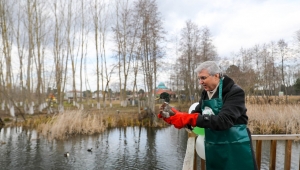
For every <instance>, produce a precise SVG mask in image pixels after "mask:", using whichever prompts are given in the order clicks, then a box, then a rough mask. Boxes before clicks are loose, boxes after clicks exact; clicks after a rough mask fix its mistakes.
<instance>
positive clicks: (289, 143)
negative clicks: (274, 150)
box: [284, 140, 292, 170]
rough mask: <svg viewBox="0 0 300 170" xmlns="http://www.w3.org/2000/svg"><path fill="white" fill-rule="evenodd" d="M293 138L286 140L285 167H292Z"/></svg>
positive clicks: (287, 169)
mask: <svg viewBox="0 0 300 170" xmlns="http://www.w3.org/2000/svg"><path fill="white" fill-rule="evenodd" d="M291 156H292V140H286V141H285V156H284V169H285V170H290V169H291Z"/></svg>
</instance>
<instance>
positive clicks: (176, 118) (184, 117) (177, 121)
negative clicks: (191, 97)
mask: <svg viewBox="0 0 300 170" xmlns="http://www.w3.org/2000/svg"><path fill="white" fill-rule="evenodd" d="M171 110H172V111H173V112H174V113H175V115H173V116H170V117H168V118H163V119H164V121H165V122H167V123H169V124H172V125H174V127H175V128H177V129H181V128H183V127H185V126H186V125H191V126H196V122H197V118H198V114H188V113H184V112H179V111H178V110H176V109H175V108H173V107H172V108H171ZM158 117H159V118H162V116H161V115H160V114H158Z"/></svg>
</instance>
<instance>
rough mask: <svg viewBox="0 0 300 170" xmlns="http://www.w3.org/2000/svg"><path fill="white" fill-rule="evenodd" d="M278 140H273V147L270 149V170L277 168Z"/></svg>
mask: <svg viewBox="0 0 300 170" xmlns="http://www.w3.org/2000/svg"><path fill="white" fill-rule="evenodd" d="M276 145H277V141H276V140H271V147H270V164H269V169H270V170H275V168H276Z"/></svg>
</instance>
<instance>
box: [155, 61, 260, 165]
mask: <svg viewBox="0 0 300 170" xmlns="http://www.w3.org/2000/svg"><path fill="white" fill-rule="evenodd" d="M195 71H196V72H197V75H198V79H199V84H201V85H202V87H203V88H204V90H203V92H202V94H201V99H200V101H199V104H198V105H197V106H196V108H195V110H193V111H192V113H193V114H187V113H183V112H180V111H178V110H176V109H175V108H172V109H171V110H172V111H173V112H174V113H175V115H173V116H170V117H169V118H163V119H164V120H165V121H166V122H167V123H169V124H173V125H174V126H175V127H176V128H179V129H180V128H183V127H186V126H187V125H190V126H193V127H195V126H197V127H201V128H205V157H206V169H207V170H221V169H224V170H225V169H226V170H240V169H243V170H253V169H257V165H256V162H255V158H254V152H253V147H252V142H251V134H250V131H249V130H248V128H247V122H248V116H247V115H246V111H247V109H246V106H245V93H244V91H243V90H242V89H241V88H240V87H239V86H238V85H237V84H235V83H234V81H233V80H232V79H231V78H229V77H228V76H226V75H224V76H223V74H222V71H221V69H220V68H219V66H218V65H217V64H216V63H215V62H213V61H206V62H203V63H202V64H200V65H199V66H198V68H197V69H196V70H195ZM158 116H159V117H160V118H162V116H161V115H160V114H159V115H158Z"/></svg>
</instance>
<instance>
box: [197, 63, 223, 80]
mask: <svg viewBox="0 0 300 170" xmlns="http://www.w3.org/2000/svg"><path fill="white" fill-rule="evenodd" d="M202 70H207V71H208V74H209V75H212V76H213V75H215V74H218V73H219V74H220V77H222V70H221V69H220V67H219V66H218V65H217V63H216V62H214V61H205V62H203V63H201V64H200V65H199V66H198V67H197V68H196V69H195V72H196V73H200V72H201V71H202Z"/></svg>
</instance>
